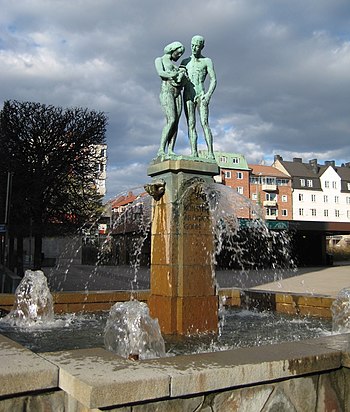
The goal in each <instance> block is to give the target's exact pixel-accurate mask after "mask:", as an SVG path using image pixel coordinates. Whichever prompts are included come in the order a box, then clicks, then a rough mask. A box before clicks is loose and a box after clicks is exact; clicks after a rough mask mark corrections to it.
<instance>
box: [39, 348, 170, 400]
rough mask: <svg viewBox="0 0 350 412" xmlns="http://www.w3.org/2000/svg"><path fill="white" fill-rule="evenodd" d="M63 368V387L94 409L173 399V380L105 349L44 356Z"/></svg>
mask: <svg viewBox="0 0 350 412" xmlns="http://www.w3.org/2000/svg"><path fill="white" fill-rule="evenodd" d="M43 356H44V357H45V359H47V360H49V361H50V362H52V363H53V364H55V365H57V366H58V367H59V368H60V374H59V385H60V388H61V389H63V390H64V391H66V392H67V393H68V394H69V395H71V396H72V397H74V398H75V399H77V400H78V401H79V402H81V403H82V404H84V405H86V406H88V407H90V408H98V407H106V406H113V405H122V404H124V403H132V402H140V401H145V400H148V399H158V398H164V397H167V396H169V387H170V377H169V376H168V374H167V373H164V372H162V371H160V370H157V369H152V368H145V367H144V366H143V362H135V361H128V360H125V359H122V358H120V357H119V356H117V355H115V354H113V353H112V352H109V351H106V350H104V349H101V348H97V349H81V350H72V351H63V352H55V353H45V354H43Z"/></svg>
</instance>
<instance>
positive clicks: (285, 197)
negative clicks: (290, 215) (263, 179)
mask: <svg viewBox="0 0 350 412" xmlns="http://www.w3.org/2000/svg"><path fill="white" fill-rule="evenodd" d="M282 202H284V203H286V202H288V196H287V195H282Z"/></svg>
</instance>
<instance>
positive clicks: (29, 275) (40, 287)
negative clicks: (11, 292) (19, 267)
mask: <svg viewBox="0 0 350 412" xmlns="http://www.w3.org/2000/svg"><path fill="white" fill-rule="evenodd" d="M53 319H54V311H53V298H52V295H51V293H50V290H49V288H48V286H47V279H46V277H45V275H44V273H43V272H42V271H41V270H36V271H32V270H26V272H25V275H24V277H23V279H22V280H21V282H20V284H19V285H18V287H17V289H16V292H15V304H14V306H13V308H12V310H11V311H10V313H9V314H8V315H6V316H5V317H4V318H3V321H4V322H7V323H9V324H11V325H13V326H19V327H30V326H32V325H35V324H37V323H46V322H51V321H53Z"/></svg>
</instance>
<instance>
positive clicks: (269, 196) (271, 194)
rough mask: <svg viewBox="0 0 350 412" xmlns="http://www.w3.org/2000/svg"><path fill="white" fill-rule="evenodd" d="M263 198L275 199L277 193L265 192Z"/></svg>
mask: <svg viewBox="0 0 350 412" xmlns="http://www.w3.org/2000/svg"><path fill="white" fill-rule="evenodd" d="M265 199H266V200H270V201H271V200H272V201H273V200H276V201H277V195H276V193H266V195H265Z"/></svg>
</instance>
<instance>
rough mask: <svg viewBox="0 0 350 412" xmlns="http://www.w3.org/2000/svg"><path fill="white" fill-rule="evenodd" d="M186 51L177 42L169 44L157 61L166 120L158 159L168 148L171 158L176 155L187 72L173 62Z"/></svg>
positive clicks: (161, 100) (161, 101)
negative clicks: (175, 146) (182, 96)
mask: <svg viewBox="0 0 350 412" xmlns="http://www.w3.org/2000/svg"><path fill="white" fill-rule="evenodd" d="M184 51H185V48H184V46H183V45H182V44H181V43H180V42H177V41H176V42H173V43H170V44H168V45H167V46H166V47H165V48H164V55H163V56H162V57H158V58H156V60H155V66H156V70H157V72H158V74H159V76H160V78H161V79H162V86H161V91H160V96H159V98H160V103H161V105H162V108H163V111H164V114H165V120H166V124H165V126H164V128H163V132H162V138H161V141H160V147H159V150H158V153H157V156H158V157H159V156H160V157H164V156H165V155H166V148H167V149H168V155H169V156H172V155H175V153H174V145H175V141H176V137H177V130H178V126H179V120H180V115H181V111H182V100H181V89H182V87H183V85H184V83H185V80H186V79H187V77H186V70H185V69H183V68H181V69H180V68H178V67H177V66H175V65H174V64H173V61H175V62H176V61H177V60H178V59H179V58H180V57H181V56H182V55H183V53H184Z"/></svg>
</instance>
